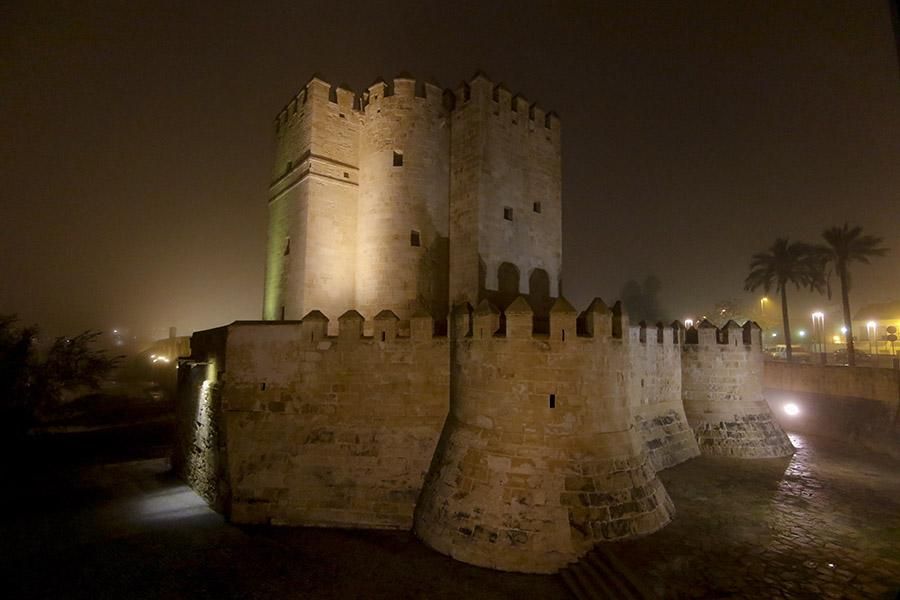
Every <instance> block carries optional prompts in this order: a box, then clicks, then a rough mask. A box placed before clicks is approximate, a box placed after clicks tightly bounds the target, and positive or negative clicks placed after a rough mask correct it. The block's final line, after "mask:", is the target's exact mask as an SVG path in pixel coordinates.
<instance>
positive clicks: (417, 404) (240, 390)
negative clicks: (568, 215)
mask: <svg viewBox="0 0 900 600" xmlns="http://www.w3.org/2000/svg"><path fill="white" fill-rule="evenodd" d="M537 323H538V319H537V318H536V317H535V315H534V312H533V311H532V309H531V307H530V305H529V304H528V302H527V301H526V300H525V298H524V297H521V296H520V297H519V298H518V299H517V300H516V301H515V302H513V303H512V304H511V305H510V306H509V307H507V309H506V310H505V311H503V312H501V311H499V310H498V309H497V308H496V307H494V306H493V305H491V304H490V303H489V302H487V301H486V300H485V301H482V303H481V304H480V305H479V306H478V307H477V309H472V307H471V306H470V305H459V306H458V307H457V308H456V309H455V310H454V313H453V314H452V318H451V323H450V327H449V332H448V334H449V335H435V333H434V331H435V323H434V321H433V319H432V318H431V317H430V315H428V314H427V311H425V310H424V309H421V310H419V311H416V312H415V313H413V315H412V316H411V318H410V321H409V327H408V330H407V331H408V335H400V319H399V318H398V317H397V315H395V314H394V313H393V312H391V311H381V312H379V313H378V315H377V316H376V318H375V319H374V320H373V321H372V323H371V324H370V325H366V323H365V320H364V319H363V317H362V315H361V314H360V313H358V312H356V311H354V310H349V311H347V312H345V313H344V314H343V315H342V316H341V317H340V318H339V320H338V327H337V335H329V334H328V332H329V324H328V319H327V317H325V315H323V314H322V313H320V312H318V311H312V312H310V313H309V314H307V315H306V316H305V317H304V319H303V320H302V321H273V322H266V321H259V322H236V323H233V324H232V325H230V326H228V327H222V328H218V329H214V330H210V331H206V332H199V333H197V334H195V335H194V339H193V341H192V349H193V352H194V355H193V356H192V357H191V359H190V360H185V361H182V365H181V366H182V368H181V369H180V378H181V386H180V390H181V397H180V401H179V410H178V415H179V419H178V432H179V433H178V440H179V443H178V444H177V448H176V457H175V460H174V462H175V464H176V468H177V469H178V470H179V472H180V473H181V474H182V476H183V477H184V478H185V479H186V480H187V481H188V482H190V483H191V485H192V486H193V487H194V488H195V489H197V490H198V492H199V493H201V495H203V497H204V498H206V499H207V500H208V501H209V502H210V503H211V504H212V505H213V506H215V507H216V508H217V509H219V510H222V511H223V512H225V513H226V514H227V515H228V516H229V518H230V519H231V520H232V521H234V522H238V523H272V524H285V525H307V526H335V527H366V528H400V529H408V528H411V527H414V528H415V531H416V532H417V534H418V535H419V536H420V537H421V538H422V539H423V540H424V541H425V542H426V543H428V544H429V545H431V546H432V547H434V548H436V549H437V550H439V551H441V552H444V553H446V554H449V555H451V556H454V557H456V558H458V559H460V560H464V561H466V562H469V563H472V564H477V565H481V566H487V567H492V568H497V569H504V570H512V571H523V572H553V571H555V570H557V569H559V568H561V567H562V566H564V565H565V564H567V563H568V562H570V561H572V560H575V559H577V558H578V557H579V556H581V555H582V554H584V553H585V552H587V551H588V550H589V549H590V548H591V547H592V546H593V544H595V543H596V542H598V541H601V540H612V539H621V538H628V537H634V536H639V535H645V534H648V533H652V532H653V531H655V530H657V529H659V528H660V527H662V526H664V525H665V524H666V523H668V522H669V520H670V519H671V516H672V513H673V510H674V508H673V506H672V503H671V501H670V500H669V498H668V496H667V494H666V491H665V489H664V488H663V486H662V483H661V482H660V480H659V479H658V478H657V477H656V472H657V470H659V469H662V468H665V467H667V466H671V465H674V464H678V463H680V462H682V461H684V460H687V459H689V458H691V457H693V456H696V455H697V454H698V452H699V450H698V446H697V442H696V441H695V438H694V434H693V432H697V436H698V438H699V440H700V442H701V448H704V449H707V450H709V449H711V450H712V451H720V453H723V454H728V455H731V456H765V455H767V454H766V453H767V452H768V455H774V453H773V452H772V451H771V450H770V449H769V448H770V447H773V444H772V440H773V439H776V438H775V435H774V434H772V435H766V434H765V433H760V431H761V424H764V423H768V422H769V421H771V419H768V420H766V419H767V416H766V415H768V413H767V411H766V410H764V409H762V408H760V407H758V406H757V405H756V404H755V399H756V397H755V396H752V395H751V394H752V391H753V390H754V389H757V388H758V387H759V386H758V383H759V382H757V383H756V384H754V383H753V382H752V381H749V378H752V377H755V376H758V375H759V372H758V371H756V370H753V369H752V365H754V364H756V363H755V362H754V361H755V358H753V355H754V354H759V355H760V356H761V350H760V348H759V345H758V344H752V343H746V344H745V343H744V341H745V340H744V333H747V334H748V335H751V336H752V333H753V332H754V330H753V328H752V324H750V325H748V328H747V329H746V330H741V329H740V328H738V329H734V328H725V329H723V330H722V331H718V330H715V328H712V330H711V331H710V332H709V333H711V335H709V333H704V332H703V329H708V328H706V327H701V335H698V336H696V337H697V338H698V339H692V338H693V336H694V335H696V334H697V331H696V330H688V331H687V332H685V331H684V330H683V328H681V326H680V324H678V323H674V324H673V325H671V326H662V325H661V324H657V325H656V326H648V325H647V324H645V323H641V324H638V325H631V324H629V323H628V317H627V314H625V312H624V310H623V309H622V307H621V306H620V305H618V304H617V305H616V306H615V307H613V309H609V308H607V307H606V305H605V304H603V302H602V301H601V300H600V299H596V300H594V302H592V303H591V305H590V306H589V307H588V309H586V310H585V311H584V312H582V313H581V314H580V315H579V314H578V313H577V312H576V311H575V309H574V308H572V307H571V305H570V304H569V303H568V302H566V301H565V299H563V298H559V299H557V300H556V302H555V304H554V305H553V307H552V308H551V310H550V317H549V330H548V332H547V333H537V331H538V328H537ZM367 329H371V331H372V335H371V336H367V335H364V332H365V331H366V330H367ZM725 340H730V343H724V342H725ZM698 354H699V355H700V356H699V357H698V356H697V355H698ZM707 355H710V356H712V358H709V357H708V356H707ZM702 357H706V358H702ZM701 358H702V360H701ZM708 360H712V361H717V360H724V361H725V362H726V363H727V370H723V371H722V374H718V375H713V376H708V375H704V368H708V365H706V363H705V362H702V361H708ZM748 365H749V366H748ZM720 369H721V367H720ZM683 381H684V382H687V384H688V385H685V386H683ZM735 382H742V383H741V385H740V386H738V387H739V388H740V390H743V391H741V392H740V393H739V392H738V391H736V389H737V388H734V387H733V386H734V385H735ZM729 385H731V386H732V387H728V386H729ZM700 390H706V392H705V393H707V396H704V398H706V399H707V401H712V402H715V403H716V404H715V405H714V407H715V408H716V409H717V410H718V411H719V412H718V413H716V414H725V415H728V416H729V418H734V415H738V416H740V415H744V416H745V417H746V418H745V422H749V423H751V426H750V427H748V428H745V429H744V430H739V428H735V427H733V426H729V423H730V422H731V421H726V420H725V419H724V418H722V419H720V421H721V423H724V424H721V423H717V424H716V425H715V426H713V425H711V424H710V421H709V419H708V417H707V420H706V421H702V420H700V421H698V420H697V418H696V417H695V418H694V420H692V419H691V414H692V413H690V412H686V411H685V409H684V408H683V407H682V404H681V398H682V394H684V397H685V401H686V402H687V401H688V400H689V399H691V400H693V399H694V398H697V397H700V396H699V395H698V393H699V391H700ZM712 391H716V392H717V393H718V394H719V395H709V394H711V392H712ZM692 406H696V404H695V405H692ZM708 412H709V411H707V413H708ZM707 413H703V414H707ZM776 427H777V426H776ZM708 430H712V431H714V432H717V437H714V438H713V436H710V435H709V434H708V433H707V431H708ZM774 431H775V433H777V434H780V435H783V434H781V433H780V429H776V430H774ZM748 432H749V433H748ZM709 438H713V439H714V440H715V442H714V443H710V442H707V441H706V440H707V439H709ZM720 438H722V439H720ZM723 440H724V441H723ZM723 448H724V449H725V450H724V451H721V449H723ZM738 450H739V451H738Z"/></svg>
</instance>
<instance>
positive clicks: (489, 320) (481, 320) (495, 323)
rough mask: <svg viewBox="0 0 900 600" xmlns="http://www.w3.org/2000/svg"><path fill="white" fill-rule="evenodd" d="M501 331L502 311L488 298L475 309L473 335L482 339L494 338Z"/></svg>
mask: <svg viewBox="0 0 900 600" xmlns="http://www.w3.org/2000/svg"><path fill="white" fill-rule="evenodd" d="M499 330H500V311H499V310H498V309H497V307H496V306H494V305H493V304H491V302H490V301H488V299H487V298H485V299H484V300H482V301H481V302H479V303H478V306H476V307H475V312H474V314H473V323H472V335H473V337H475V338H478V339H481V338H484V337H493V336H494V335H495V334H497V333H498V332H499Z"/></svg>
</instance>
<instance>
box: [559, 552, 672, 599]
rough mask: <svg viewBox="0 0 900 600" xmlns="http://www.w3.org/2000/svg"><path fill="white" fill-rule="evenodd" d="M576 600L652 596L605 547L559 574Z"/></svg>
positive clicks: (648, 597) (647, 597) (649, 597)
mask: <svg viewBox="0 0 900 600" xmlns="http://www.w3.org/2000/svg"><path fill="white" fill-rule="evenodd" d="M560 575H562V579H563V581H564V582H565V584H566V586H567V587H568V588H569V591H570V592H571V593H572V595H573V596H575V598H577V600H652V599H653V598H655V596H654V595H653V594H652V593H650V591H649V590H647V588H646V587H645V586H643V584H641V583H640V582H639V581H638V579H637V577H636V576H634V574H633V573H632V572H631V570H630V569H628V567H627V566H625V565H624V564H623V563H622V562H621V561H619V560H618V559H617V558H616V557H615V556H613V555H612V554H611V553H610V552H609V551H608V550H607V549H606V548H602V547H597V548H595V549H594V550H592V551H591V552H589V553H588V554H587V555H586V556H584V557H582V559H581V560H580V561H578V562H577V563H573V564H571V565H570V566H568V567H566V568H565V569H563V570H562V571H561V572H560Z"/></svg>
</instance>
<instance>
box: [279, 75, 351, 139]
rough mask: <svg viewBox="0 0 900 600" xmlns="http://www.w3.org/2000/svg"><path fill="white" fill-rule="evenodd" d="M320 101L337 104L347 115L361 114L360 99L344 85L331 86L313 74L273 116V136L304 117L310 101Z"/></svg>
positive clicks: (319, 76)
mask: <svg viewBox="0 0 900 600" xmlns="http://www.w3.org/2000/svg"><path fill="white" fill-rule="evenodd" d="M314 98H316V99H320V100H324V101H327V102H330V103H332V104H337V105H338V106H340V107H341V109H342V110H343V111H346V112H347V113H361V111H362V97H361V96H360V95H359V94H357V93H356V92H355V91H354V90H353V89H352V88H351V87H350V86H349V85H347V84H346V83H340V84H337V85H335V84H332V83H329V82H328V81H326V80H325V79H323V78H322V76H321V75H318V74H314V75H313V76H312V77H310V78H309V80H308V81H307V82H306V83H305V84H304V85H303V87H302V88H301V89H300V91H299V92H297V93H296V94H294V96H293V97H292V98H291V99H290V100H289V101H288V102H287V103H286V104H285V105H284V106H283V107H282V109H281V110H280V111H278V114H277V115H276V116H275V120H274V124H275V134H276V135H280V134H281V133H282V132H283V130H284V128H285V127H290V126H292V125H293V124H294V123H295V122H296V121H300V120H302V119H303V118H304V117H305V116H306V108H307V106H308V105H309V102H310V100H312V99H314Z"/></svg>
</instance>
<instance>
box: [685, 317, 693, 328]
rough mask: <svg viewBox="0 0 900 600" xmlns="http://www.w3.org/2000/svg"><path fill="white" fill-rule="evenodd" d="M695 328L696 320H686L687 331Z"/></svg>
mask: <svg viewBox="0 0 900 600" xmlns="http://www.w3.org/2000/svg"><path fill="white" fill-rule="evenodd" d="M693 326H694V320H693V319H685V320H684V327H685V329H690V328H691V327H693Z"/></svg>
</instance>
